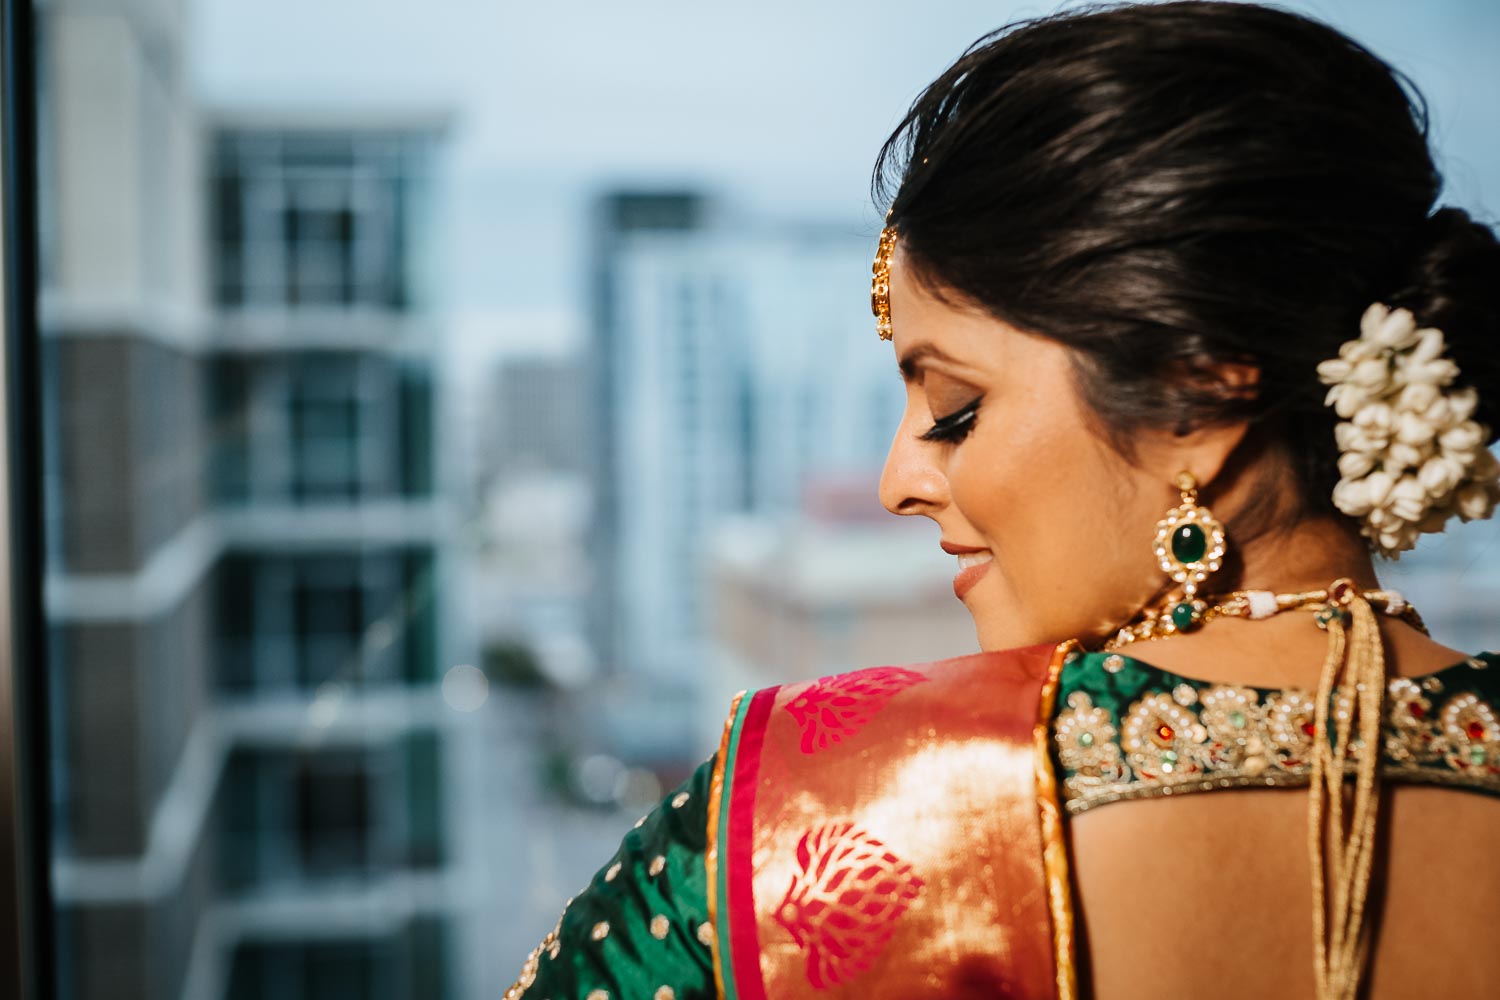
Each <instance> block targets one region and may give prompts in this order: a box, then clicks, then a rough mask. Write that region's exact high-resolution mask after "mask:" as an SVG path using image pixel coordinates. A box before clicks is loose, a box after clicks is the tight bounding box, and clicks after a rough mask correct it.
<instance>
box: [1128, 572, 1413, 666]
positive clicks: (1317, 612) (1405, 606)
mask: <svg viewBox="0 0 1500 1000" xmlns="http://www.w3.org/2000/svg"><path fill="white" fill-rule="evenodd" d="M1339 584H1344V585H1345V587H1346V588H1352V584H1349V583H1348V582H1347V578H1346V579H1345V580H1340V581H1338V582H1337V583H1335V585H1334V586H1331V587H1327V588H1324V589H1322V590H1301V591H1292V592H1288V593H1282V594H1278V593H1275V592H1274V591H1270V590H1234V591H1230V592H1228V593H1224V594H1218V595H1212V596H1205V597H1198V596H1196V595H1187V594H1177V593H1175V591H1174V593H1170V594H1168V595H1167V596H1166V597H1165V598H1163V599H1162V600H1160V601H1158V602H1156V603H1155V604H1152V605H1148V606H1147V607H1145V608H1143V609H1142V610H1141V611H1140V612H1138V613H1137V614H1136V616H1135V617H1134V618H1132V619H1131V620H1130V621H1129V622H1127V623H1126V624H1124V625H1122V626H1120V628H1119V629H1117V630H1116V632H1115V634H1114V636H1113V637H1111V638H1110V639H1108V640H1106V641H1105V642H1104V644H1103V645H1102V646H1101V647H1100V648H1101V649H1105V650H1115V649H1119V648H1120V647H1122V646H1127V645H1129V644H1130V643H1132V642H1143V641H1151V640H1154V639H1165V638H1167V637H1168V636H1173V635H1181V634H1183V633H1185V632H1196V631H1197V630H1198V629H1199V628H1201V627H1202V626H1203V625H1205V624H1207V623H1208V622H1211V621H1213V620H1214V619H1215V618H1250V619H1265V618H1269V617H1271V616H1272V615H1275V614H1279V613H1281V612H1283V611H1293V610H1307V611H1311V612H1313V616H1314V621H1315V622H1316V623H1317V625H1318V627H1319V628H1327V626H1328V620H1329V619H1330V618H1331V617H1333V616H1335V615H1344V616H1346V617H1344V618H1343V621H1345V622H1347V621H1348V618H1347V615H1348V612H1347V611H1346V610H1345V609H1344V607H1343V605H1344V604H1345V603H1347V596H1346V593H1345V590H1338V589H1337V588H1338V587H1339ZM1335 593H1338V594H1339V595H1340V596H1339V597H1338V598H1336V597H1335V596H1334V595H1335ZM1360 595H1361V596H1362V597H1363V598H1364V599H1365V600H1366V601H1368V602H1369V603H1370V605H1371V606H1372V607H1373V608H1374V609H1375V610H1376V611H1378V612H1380V613H1381V614H1386V615H1390V616H1391V617H1393V618H1400V619H1401V620H1402V621H1404V622H1406V623H1407V624H1409V625H1411V626H1412V627H1414V628H1416V629H1417V630H1418V631H1420V632H1421V633H1422V634H1423V635H1430V634H1431V633H1430V632H1428V630H1427V625H1426V623H1424V622H1423V621H1422V616H1421V615H1420V614H1419V613H1418V612H1417V609H1416V608H1414V607H1413V606H1412V605H1411V604H1410V603H1409V602H1408V601H1407V600H1406V598H1404V597H1402V596H1401V594H1400V592H1399V591H1395V590H1382V589H1376V590H1365V591H1360Z"/></svg>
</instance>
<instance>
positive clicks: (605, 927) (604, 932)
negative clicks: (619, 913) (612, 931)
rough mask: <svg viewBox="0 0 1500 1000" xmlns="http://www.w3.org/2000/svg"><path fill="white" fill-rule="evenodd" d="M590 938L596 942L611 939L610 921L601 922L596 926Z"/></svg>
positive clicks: (590, 933)
mask: <svg viewBox="0 0 1500 1000" xmlns="http://www.w3.org/2000/svg"><path fill="white" fill-rule="evenodd" d="M589 937H591V938H593V939H594V940H595V941H603V940H604V939H605V938H607V937H609V921H608V920H601V921H599V922H598V923H597V924H595V925H594V929H593V930H592V931H590V932H589Z"/></svg>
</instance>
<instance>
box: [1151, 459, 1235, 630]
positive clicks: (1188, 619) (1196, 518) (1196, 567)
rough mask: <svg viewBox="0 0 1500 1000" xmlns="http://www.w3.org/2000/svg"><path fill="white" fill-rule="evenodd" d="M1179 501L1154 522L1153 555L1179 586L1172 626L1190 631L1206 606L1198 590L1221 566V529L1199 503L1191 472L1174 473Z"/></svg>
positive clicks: (1173, 609)
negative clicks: (1180, 598) (1179, 492)
mask: <svg viewBox="0 0 1500 1000" xmlns="http://www.w3.org/2000/svg"><path fill="white" fill-rule="evenodd" d="M1177 489H1178V490H1179V491H1181V493H1182V502H1181V503H1180V504H1178V505H1177V506H1176V507H1173V508H1172V509H1171V510H1169V511H1167V513H1166V516H1164V517H1163V518H1162V519H1161V520H1160V521H1157V522H1156V538H1155V540H1154V541H1153V543H1152V547H1151V550H1152V551H1153V552H1154V553H1156V559H1157V562H1159V563H1160V564H1161V568H1162V572H1164V573H1166V574H1167V575H1168V576H1170V577H1171V578H1172V579H1173V580H1175V581H1177V582H1178V583H1180V584H1182V592H1183V599H1182V600H1181V601H1179V602H1178V603H1176V604H1175V605H1173V607H1172V610H1171V613H1170V615H1171V620H1172V625H1173V626H1174V627H1175V628H1176V629H1177V630H1178V631H1183V632H1186V631H1191V630H1192V629H1195V628H1197V627H1198V625H1199V624H1201V622H1202V619H1203V612H1205V611H1207V610H1208V605H1207V604H1206V603H1205V602H1203V601H1202V600H1200V599H1199V598H1198V588H1199V586H1200V585H1201V584H1202V583H1203V581H1204V580H1206V579H1208V575H1209V574H1210V573H1213V572H1215V571H1216V570H1218V568H1219V567H1220V566H1222V565H1223V564H1224V526H1223V525H1222V524H1220V523H1219V521H1218V519H1217V518H1215V517H1214V516H1213V513H1212V512H1211V511H1209V509H1208V508H1207V507H1201V506H1199V504H1198V480H1197V479H1195V478H1194V477H1193V474H1192V473H1191V472H1188V471H1187V470H1183V471H1182V472H1180V473H1178V474H1177Z"/></svg>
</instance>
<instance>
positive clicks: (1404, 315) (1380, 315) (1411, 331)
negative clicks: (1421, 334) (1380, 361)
mask: <svg viewBox="0 0 1500 1000" xmlns="http://www.w3.org/2000/svg"><path fill="white" fill-rule="evenodd" d="M1359 329H1360V333H1361V340H1363V341H1364V342H1366V343H1371V344H1375V345H1376V346H1377V347H1381V348H1390V349H1395V350H1400V349H1401V348H1404V347H1407V346H1408V345H1410V344H1411V342H1412V340H1413V339H1414V338H1415V336H1416V333H1417V319H1416V317H1415V316H1413V315H1412V314H1411V311H1410V310H1408V309H1396V310H1394V311H1392V310H1390V309H1387V308H1386V307H1385V306H1384V305H1383V304H1381V303H1379V302H1376V303H1374V304H1373V305H1371V306H1370V308H1368V309H1366V310H1365V314H1364V316H1362V317H1360V322H1359Z"/></svg>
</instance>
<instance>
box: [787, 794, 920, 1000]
mask: <svg viewBox="0 0 1500 1000" xmlns="http://www.w3.org/2000/svg"><path fill="white" fill-rule="evenodd" d="M797 866H798V869H799V870H798V871H797V873H796V874H794V875H793V876H792V882H791V885H789V886H788V887H787V891H786V895H785V896H784V897H783V898H782V900H781V903H780V904H779V905H778V906H777V907H776V921H777V922H778V923H779V924H781V926H782V927H784V928H786V930H787V932H788V933H790V934H791V936H792V940H793V941H795V942H796V943H797V946H798V947H799V948H800V949H802V950H803V951H805V952H806V953H807V981H808V983H809V984H810V985H811V986H812V987H813V988H814V989H820V990H821V989H827V988H829V987H832V986H838V985H840V984H842V983H845V982H848V981H849V980H850V979H851V978H853V977H854V976H856V975H858V974H859V973H861V972H863V971H864V970H866V969H868V968H869V967H870V963H871V962H873V961H874V959H875V956H877V955H878V954H879V953H880V952H881V950H882V949H884V948H885V946H886V944H887V943H888V942H889V941H890V938H891V934H892V933H893V932H894V930H895V927H894V925H895V922H896V920H897V918H899V917H900V916H901V914H903V913H905V912H906V909H907V907H909V906H910V905H911V903H912V900H914V899H916V898H917V895H918V894H919V893H920V892H921V890H922V886H923V884H924V883H923V881H922V879H921V877H920V876H918V875H917V874H916V873H915V872H914V871H913V870H912V866H911V865H910V864H909V863H907V862H906V861H903V860H902V859H901V858H900V857H898V856H897V855H896V854H894V853H893V852H892V851H891V850H890V849H889V848H887V847H886V846H885V844H883V843H882V842H881V841H879V840H877V839H876V838H874V837H872V836H870V834H868V833H866V832H865V831H864V830H862V829H860V828H858V827H856V826H855V825H854V824H852V823H848V822H843V823H828V824H824V825H823V826H819V827H814V828H813V829H810V830H808V831H807V832H805V833H803V834H802V837H801V839H800V840H799V841H798V842H797Z"/></svg>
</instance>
